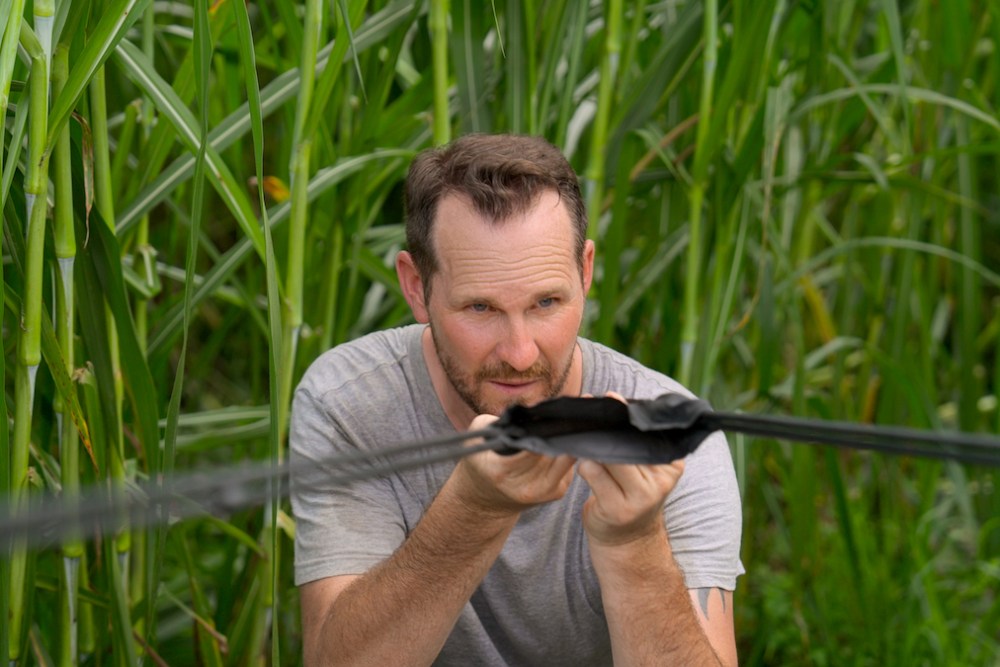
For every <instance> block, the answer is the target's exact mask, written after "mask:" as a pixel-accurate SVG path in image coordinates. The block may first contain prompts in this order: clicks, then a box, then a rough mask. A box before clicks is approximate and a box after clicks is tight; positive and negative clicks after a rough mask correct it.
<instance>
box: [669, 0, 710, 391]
mask: <svg viewBox="0 0 1000 667" xmlns="http://www.w3.org/2000/svg"><path fill="white" fill-rule="evenodd" d="M717 22H718V4H717V1H716V0H705V15H704V27H703V30H704V42H705V52H704V54H703V56H702V58H703V65H702V78H701V98H700V102H699V105H698V118H699V119H700V120H699V122H698V134H697V139H696V143H695V163H694V171H693V174H692V176H693V178H694V182H693V184H692V186H691V198H690V202H691V206H690V223H689V229H690V235H689V241H688V251H687V267H686V268H687V271H686V273H685V281H684V304H683V314H684V321H683V322H682V323H681V366H680V373H679V377H678V379H679V380H680V381H681V383H682V384H687V383H689V382H690V381H691V377H692V367H693V362H694V347H695V343H696V341H697V340H698V329H699V323H700V319H699V317H698V313H699V307H698V297H699V293H700V291H701V262H702V224H701V223H702V206H703V205H704V202H705V189H706V186H707V183H706V181H707V179H708V164H709V157H710V156H709V155H708V154H707V151H708V128H709V126H710V125H711V122H710V119H711V117H712V99H713V93H714V89H715V65H716V57H717V52H718V39H717V32H716V31H717V26H716V24H717ZM696 390H697V388H696Z"/></svg>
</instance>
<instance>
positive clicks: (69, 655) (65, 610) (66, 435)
mask: <svg viewBox="0 0 1000 667" xmlns="http://www.w3.org/2000/svg"><path fill="white" fill-rule="evenodd" d="M68 73H69V50H68V48H67V47H66V45H65V44H64V43H60V44H59V45H58V46H57V47H56V50H55V54H54V55H53V59H52V94H53V96H58V95H59V93H60V92H61V91H62V89H63V86H64V85H65V83H66V77H67V75H68ZM52 181H53V187H54V193H53V194H54V199H55V208H54V210H53V222H54V229H53V237H54V240H55V249H56V258H57V260H58V262H59V269H60V271H59V276H60V281H59V282H60V283H61V286H62V289H60V290H57V291H56V295H57V299H56V312H57V313H58V318H57V321H56V335H57V337H58V339H59V348H60V350H61V351H62V357H63V360H64V361H65V363H66V371H67V373H68V374H69V375H70V376H71V377H72V375H73V370H74V368H73V366H74V361H73V356H74V355H73V337H74V310H75V299H74V294H73V263H74V259H75V257H76V235H75V231H74V229H73V171H72V164H71V161H70V131H69V125H68V124H67V125H65V126H63V128H62V129H61V130H60V132H59V136H58V138H57V140H56V145H55V147H54V150H53V153H52ZM56 409H57V411H59V412H60V415H59V465H60V475H61V481H62V495H63V498H73V497H74V496H76V495H77V494H78V493H79V489H80V442H79V434H78V433H77V429H76V425H75V424H74V423H73V420H72V419H70V418H68V416H67V415H66V412H67V410H66V406H64V405H63V404H62V402H60V403H59V405H57V406H56ZM82 555H83V544H82V543H81V542H80V540H78V539H70V540H67V541H66V542H64V543H63V558H64V569H63V596H64V597H63V598H62V600H61V602H60V606H61V609H62V613H61V616H60V618H61V621H62V641H61V642H60V644H59V649H60V650H59V664H60V665H62V666H64V667H71V666H72V665H76V664H77V608H78V602H77V600H78V591H79V567H80V557H81V556H82Z"/></svg>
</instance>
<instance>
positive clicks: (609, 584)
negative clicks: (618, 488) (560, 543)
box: [590, 532, 722, 667]
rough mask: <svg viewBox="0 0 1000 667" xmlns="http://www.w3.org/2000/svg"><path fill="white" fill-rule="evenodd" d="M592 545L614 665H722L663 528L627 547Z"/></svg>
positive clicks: (633, 666) (622, 666) (630, 666)
mask: <svg viewBox="0 0 1000 667" xmlns="http://www.w3.org/2000/svg"><path fill="white" fill-rule="evenodd" d="M590 546H591V560H592V562H593V564H594V569H595V571H596V572H597V577H598V580H599V581H600V585H601V598H602V601H603V604H604V612H605V615H606V616H607V619H608V629H609V631H610V633H611V648H612V652H613V654H614V661H615V666H616V667H638V666H640V665H641V666H645V665H663V664H671V665H673V664H676V665H720V664H722V663H721V662H720V660H719V658H718V656H717V655H716V653H715V651H714V650H713V649H712V645H711V643H710V642H709V640H708V637H707V636H706V635H705V632H704V631H703V630H702V628H701V625H700V623H699V622H698V619H697V617H696V615H695V613H696V612H695V610H694V608H693V607H692V604H691V599H690V597H689V595H688V591H687V588H686V586H685V584H684V577H683V575H682V573H681V570H680V568H679V567H678V566H677V563H676V562H675V561H674V559H673V556H672V555H671V553H670V546H669V542H668V540H667V536H666V533H665V532H658V533H656V534H654V535H650V536H648V537H645V538H643V539H641V540H638V541H637V542H636V543H632V544H627V545H620V546H614V547H606V546H598V545H595V544H593V543H591V545H590Z"/></svg>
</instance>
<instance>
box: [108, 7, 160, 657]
mask: <svg viewBox="0 0 1000 667" xmlns="http://www.w3.org/2000/svg"><path fill="white" fill-rule="evenodd" d="M155 26H156V13H155V10H154V8H153V6H152V5H150V6H149V8H148V9H146V11H145V12H144V13H143V17H142V51H143V53H144V54H145V55H146V57H147V58H148V59H149V62H150V63H152V62H153V58H154V54H155V49H154V48H153V39H154V29H155ZM130 108H131V107H130ZM137 112H138V122H139V126H140V132H139V147H140V151H141V152H142V154H145V149H146V148H147V146H148V145H149V138H150V134H151V132H152V126H153V103H152V101H151V100H150V99H149V96H148V95H144V96H143V98H142V102H141V103H140V104H139V105H138V108H137ZM119 144H121V142H119ZM119 151H120V155H122V157H121V158H120V161H121V162H122V163H124V162H125V161H126V160H125V157H124V151H121V148H120V147H119ZM116 157H118V156H117V155H116ZM116 182H119V183H120V182H121V181H116ZM134 257H135V260H136V265H137V266H139V267H140V275H141V276H142V277H143V278H144V279H145V282H146V286H147V287H148V288H150V290H151V291H152V292H153V293H154V294H156V293H158V292H159V291H160V281H159V275H158V274H157V273H156V250H155V249H154V248H153V247H152V246H151V245H150V244H149V215H148V214H145V215H143V216H142V217H141V218H140V220H139V224H138V227H137V229H136V234H135V254H134ZM133 316H134V318H135V334H136V340H137V341H138V343H139V349H140V350H142V353H143V355H146V353H147V338H148V336H149V301H148V300H147V299H143V298H137V299H136V300H135V305H134V310H133ZM132 540H133V546H134V548H133V550H132V552H133V554H134V556H135V558H134V559H133V561H132V568H131V572H130V577H131V581H130V588H129V599H130V600H131V601H132V604H133V606H135V607H138V606H140V605H142V604H143V601H144V600H146V599H148V598H149V597H151V596H153V595H155V591H156V586H157V585H158V584H157V582H154V581H152V578H153V577H154V576H155V575H154V574H153V573H152V572H151V570H153V569H155V568H153V564H152V563H151V561H153V560H155V558H156V556H155V554H154V553H152V551H153V550H154V549H156V544H157V540H156V539H154V538H153V536H151V535H150V534H149V533H148V532H146V531H136V532H135V534H133V536H132ZM148 616H150V614H145V615H138V616H137V618H136V621H135V632H136V634H137V635H138V636H140V637H142V636H145V634H146V630H147V627H146V618H147V617H148Z"/></svg>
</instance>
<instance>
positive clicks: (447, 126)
mask: <svg viewBox="0 0 1000 667" xmlns="http://www.w3.org/2000/svg"><path fill="white" fill-rule="evenodd" d="M448 5H449V0H430V18H429V20H428V23H429V27H430V31H431V49H432V53H433V57H432V60H431V62H432V68H433V69H432V72H433V75H432V76H433V79H434V117H433V118H434V120H433V127H434V145H435V146H443V145H444V144H446V143H448V142H449V141H451V113H450V111H449V105H448V87H449V82H448V58H449V55H448V13H449V9H448Z"/></svg>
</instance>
